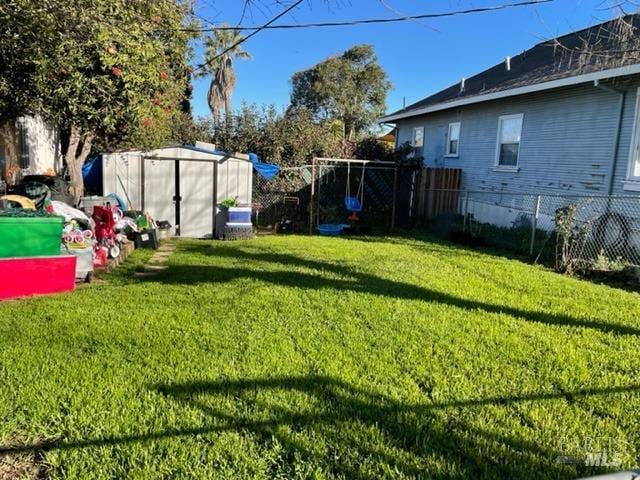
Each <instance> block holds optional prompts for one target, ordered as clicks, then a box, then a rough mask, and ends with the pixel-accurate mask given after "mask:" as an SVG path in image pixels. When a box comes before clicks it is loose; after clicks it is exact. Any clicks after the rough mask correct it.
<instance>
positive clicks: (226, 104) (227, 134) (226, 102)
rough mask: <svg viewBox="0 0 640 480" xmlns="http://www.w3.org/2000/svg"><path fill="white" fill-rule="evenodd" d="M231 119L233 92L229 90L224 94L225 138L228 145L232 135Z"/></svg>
mask: <svg viewBox="0 0 640 480" xmlns="http://www.w3.org/2000/svg"><path fill="white" fill-rule="evenodd" d="M231 120H232V119H231V92H227V94H226V95H225V96H224V128H225V132H224V137H225V138H224V139H225V142H226V144H227V145H228V144H229V137H230V136H231ZM227 148H228V147H227Z"/></svg>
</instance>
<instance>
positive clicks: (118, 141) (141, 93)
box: [0, 0, 190, 198]
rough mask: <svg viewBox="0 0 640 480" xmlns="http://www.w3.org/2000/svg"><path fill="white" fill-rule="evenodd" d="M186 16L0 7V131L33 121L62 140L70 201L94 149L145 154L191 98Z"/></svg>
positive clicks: (164, 5) (182, 10) (167, 0)
mask: <svg viewBox="0 0 640 480" xmlns="http://www.w3.org/2000/svg"><path fill="white" fill-rule="evenodd" d="M186 14H187V12H186V6H185V5H183V4H182V3H181V2H179V1H177V0H175V1H174V0H157V1H154V2H140V1H130V2H114V1H112V0H57V1H56V2H55V4H54V5H53V6H52V7H51V8H43V4H42V1H41V0H9V1H7V2H3V3H2V4H1V5H0V25H2V27H0V29H1V31H0V51H2V52H3V54H2V65H0V67H1V68H0V121H1V122H2V123H11V121H13V120H14V119H15V118H16V116H18V115H24V114H39V115H41V116H42V117H43V118H45V119H46V120H49V121H51V122H53V123H54V124H57V125H58V126H59V127H61V128H62V129H64V130H66V131H67V132H68V136H69V141H68V146H67V148H66V151H65V152H64V157H65V163H66V165H67V169H68V172H69V176H70V179H71V183H72V189H73V193H74V195H75V197H76V198H79V196H80V195H81V194H82V192H83V187H84V185H83V182H82V175H81V168H82V165H83V163H84V161H85V160H86V158H87V156H88V155H89V153H90V152H91V149H92V146H93V143H94V140H95V139H99V140H100V143H101V145H106V146H129V145H135V146H138V147H152V146H156V145H158V144H160V143H162V142H163V141H164V140H165V139H166V138H168V136H169V135H170V131H171V125H172V121H173V118H174V117H175V115H177V114H179V113H180V111H181V103H182V102H183V101H184V97H185V92H187V91H188V88H189V87H188V78H189V67H188V64H187V57H188V52H189V50H188V41H189V39H190V37H189V34H188V33H186V32H184V31H182V27H183V26H184V24H185V21H186V18H187V17H186Z"/></svg>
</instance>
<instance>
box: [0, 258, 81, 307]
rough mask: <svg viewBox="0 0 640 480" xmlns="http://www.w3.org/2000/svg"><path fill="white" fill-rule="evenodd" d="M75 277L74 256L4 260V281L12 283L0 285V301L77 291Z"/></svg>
mask: <svg viewBox="0 0 640 480" xmlns="http://www.w3.org/2000/svg"><path fill="white" fill-rule="evenodd" d="M58 252H60V247H59V246H58ZM75 276H76V257H75V256H74V255H58V256H55V257H38V258H2V259H0V278H10V279H11V281H10V282H0V300H4V299H7V298H19V297H29V296H31V295H45V294H49V293H60V292H67V291H70V290H73V288H74V286H75Z"/></svg>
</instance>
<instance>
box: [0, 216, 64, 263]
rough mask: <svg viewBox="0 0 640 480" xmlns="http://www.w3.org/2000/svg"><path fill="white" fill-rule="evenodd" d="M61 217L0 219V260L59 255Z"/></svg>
mask: <svg viewBox="0 0 640 480" xmlns="http://www.w3.org/2000/svg"><path fill="white" fill-rule="evenodd" d="M63 221H64V219H63V218H62V217H35V218H32V217H25V218H22V217H0V258H10V257H42V256H53V255H60V243H61V242H60V238H61V237H62V224H63Z"/></svg>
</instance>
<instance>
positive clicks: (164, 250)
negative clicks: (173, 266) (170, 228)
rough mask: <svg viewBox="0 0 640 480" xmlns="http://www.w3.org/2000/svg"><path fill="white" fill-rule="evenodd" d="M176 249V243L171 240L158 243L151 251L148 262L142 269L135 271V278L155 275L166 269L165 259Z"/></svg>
mask: <svg viewBox="0 0 640 480" xmlns="http://www.w3.org/2000/svg"><path fill="white" fill-rule="evenodd" d="M175 249H176V244H175V243H173V242H166V243H163V244H162V245H160V247H159V248H158V249H157V250H156V251H155V252H154V253H153V255H152V256H151V258H150V259H149V262H148V263H147V264H146V265H145V266H144V270H143V271H141V272H136V273H135V277H137V278H148V277H153V276H154V275H157V274H158V273H159V272H162V271H163V270H166V268H167V265H166V264H167V261H168V260H169V257H170V256H171V255H172V254H173V252H174V251H175Z"/></svg>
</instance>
